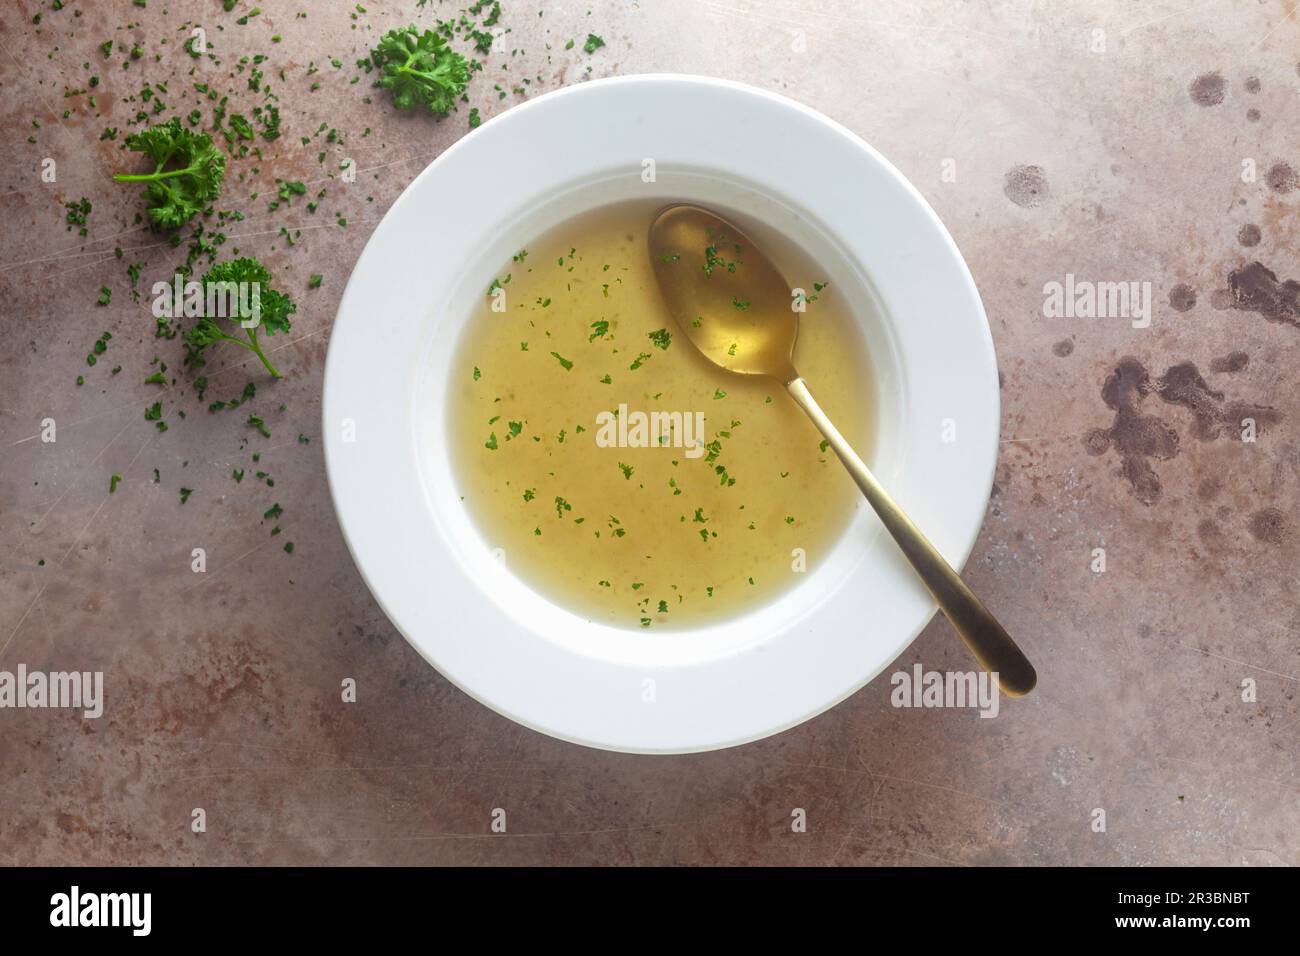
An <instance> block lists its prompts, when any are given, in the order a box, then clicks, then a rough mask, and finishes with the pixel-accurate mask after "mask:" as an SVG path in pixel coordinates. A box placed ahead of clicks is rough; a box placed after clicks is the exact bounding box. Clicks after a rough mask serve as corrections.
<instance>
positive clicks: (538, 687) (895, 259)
mask: <svg viewBox="0 0 1300 956" xmlns="http://www.w3.org/2000/svg"><path fill="white" fill-rule="evenodd" d="M647 159H652V160H654V165H655V173H656V176H655V181H654V182H650V183H647V182H645V181H644V178H643V176H642V171H643V169H644V168H645V167H644V160H647ZM646 197H659V198H662V199H663V200H664V201H665V203H666V202H668V201H670V200H684V201H692V202H696V203H699V204H701V205H706V206H709V207H711V208H714V209H717V210H719V211H720V212H722V213H723V214H724V215H726V216H728V217H729V218H732V219H733V220H735V221H736V222H737V224H738V225H740V226H741V228H743V229H745V230H746V231H748V232H750V234H751V235H752V236H754V237H755V238H756V239H757V240H758V241H763V237H764V236H765V235H766V236H769V237H773V238H774V237H775V236H776V235H777V234H784V235H785V236H787V237H788V238H789V239H791V240H793V241H794V242H795V243H797V244H798V245H799V246H802V247H803V248H804V249H805V250H806V251H807V252H808V253H810V254H811V255H812V257H813V258H814V259H816V260H817V261H818V263H819V265H820V266H822V267H823V268H824V270H825V273H826V275H827V276H828V277H829V278H830V280H831V282H832V283H833V284H834V287H835V288H836V290H837V291H838V293H839V295H841V296H843V297H844V299H845V301H849V302H854V303H857V304H858V308H857V311H858V315H857V318H858V320H859V322H860V323H861V325H862V329H863V332H864V335H865V338H866V341H867V344H868V347H869V348H870V350H871V356H872V364H873V368H874V372H875V374H876V382H875V387H876V390H877V416H878V420H877V422H876V426H877V437H876V441H875V447H874V451H873V455H872V459H873V460H872V461H871V462H869V463H870V464H871V465H872V466H873V468H874V469H875V471H876V473H877V475H878V476H879V477H880V479H881V481H882V482H883V483H884V484H885V485H886V487H888V488H889V489H890V490H891V491H892V493H893V494H894V496H895V497H896V498H897V499H898V501H899V502H900V504H902V506H903V507H904V508H906V509H907V510H908V511H909V512H910V513H911V515H912V517H913V518H914V520H915V521H916V522H917V524H918V525H919V526H920V527H921V528H922V529H923V530H924V531H925V532H926V534H927V535H928V536H929V537H930V539H931V540H932V541H933V542H934V543H935V545H937V546H938V548H939V549H940V550H941V551H942V552H943V554H944V556H945V557H947V558H948V560H949V561H951V562H952V563H953V564H954V565H955V566H957V567H960V566H961V565H962V564H963V563H964V562H965V560H966V557H967V555H968V554H969V553H970V549H971V547H972V546H973V544H974V542H975V537H976V534H977V533H978V531H979V528H980V524H981V522H982V520H983V516H984V510H985V506H986V504H987V501H988V494H989V489H990V486H991V483H992V479H993V467H994V463H995V461H996V456H997V445H998V381H997V365H996V360H995V357H994V353H993V342H992V338H991V336H990V334H989V329H988V323H987V320H986V319H985V316H984V310H983V307H982V306H981V304H980V299H979V294H978V293H977V291H976V289H975V285H974V282H973V281H972V279H971V276H970V272H969V271H968V270H967V268H966V264H965V262H964V261H963V260H962V257H961V254H960V253H959V252H958V251H957V247H956V246H955V245H954V243H953V241H952V238H951V237H950V236H949V235H948V233H947V231H946V230H945V229H944V227H943V225H942V224H941V223H940V222H939V219H938V218H937V217H936V216H935V214H934V212H933V211H932V210H931V209H930V207H929V206H928V205H927V204H926V203H925V201H924V200H923V199H922V198H921V196H920V195H919V194H918V193H917V191H916V190H915V189H914V188H913V187H912V186H911V184H910V183H908V182H907V180H905V179H904V178H903V177H902V175H901V174H899V172H898V171H897V170H896V169H894V167H893V166H891V165H890V164H889V163H888V162H886V161H885V160H884V159H883V158H882V157H881V156H880V155H878V154H877V153H876V152H875V151H874V150H873V149H872V148H871V147H870V146H868V145H867V144H866V143H864V142H863V141H862V140H860V139H859V138H858V137H856V136H855V135H854V134H853V133H851V132H849V131H848V130H846V129H844V128H843V127H842V126H839V125H838V124H836V123H834V122H832V121H831V120H829V119H827V118H826V117H824V116H822V115H820V114H819V113H816V112H814V111H812V110H810V109H808V108H806V107H803V106H800V105H798V104H797V103H794V102H792V101H790V100H788V99H785V98H783V97H780V96H777V95H774V94H772V93H767V92H764V91H761V90H758V89H754V88H751V87H747V86H741V85H739V84H735V83H728V82H723V81H720V80H713V79H704V78H700V77H689V76H673V75H650V76H632V77H622V78H617V79H610V80H599V81H594V82H589V83H583V84H580V85H578V86H573V87H568V88H566V89H563V90H560V91H557V92H554V93H550V94H547V95H545V96H541V97H539V98H537V99H535V100H532V101H531V102H528V103H525V104H523V105H521V106H518V107H515V108H514V109H511V110H510V111H509V112H507V113H505V114H503V115H501V116H498V117H496V118H494V119H492V120H490V121H489V122H487V123H485V124H484V125H483V126H481V127H480V128H479V129H477V130H475V131H474V132H472V133H470V134H469V135H467V136H465V137H464V138H463V139H461V140H460V141H459V142H457V143H456V144H455V145H454V146H452V147H451V148H450V149H448V150H447V151H446V152H445V153H443V154H442V155H441V156H439V157H438V158H437V159H436V160H435V161H434V162H433V163H431V164H430V165H429V167H428V168H427V169H425V170H424V172H422V173H421V174H420V175H419V176H417V177H416V178H415V180H414V182H412V183H411V185H410V186H408V187H407V189H406V191H405V192H404V193H403V194H402V195H401V196H400V197H399V198H398V200H397V201H396V202H395V203H394V204H393V207H392V208H391V209H390V210H389V211H388V214H387V215H386V216H385V217H384V219H383V221H382V222H381V223H380V224H379V227H378V228H377V229H376V230H375V232H374V235H373V236H372V237H371V239H370V241H369V243H368V244H367V245H366V248H365V251H364V252H363V253H362V255H361V258H360V259H359V260H358V262H357V266H356V268H355V269H354V270H353V273H352V277H351V279H350V280H349V281H348V286H347V290H346V291H345V293H344V295H343V300H342V302H341V303H340V305H339V312H338V317H337V319H336V320H335V323H334V329H333V333H332V336H331V340H330V346H329V356H328V359H327V361H326V367H325V386H324V388H325V394H324V402H323V434H324V436H325V462H326V466H327V468H328V473H329V481H330V488H331V491H332V493H333V496H334V505H335V508H336V510H337V511H338V516H339V523H340V525H341V526H342V529H343V534H344V537H345V538H346V540H347V542H348V546H349V548H350V549H351V551H352V556H353V558H354V559H355V561H356V563H357V567H358V568H359V569H360V571H361V574H362V577H364V579H365V581H366V584H367V585H368V586H369V588H370V590H371V593H373V594H374V596H375V600H376V601H378V602H379V605H380V606H381V607H382V608H383V609H384V613H386V614H387V615H388V617H389V619H390V620H391V621H392V622H393V624H394V626H395V627H397V629H398V630H399V631H401V632H402V634H403V635H405V637H406V639H407V640H408V641H410V642H411V644H412V645H413V646H414V647H415V648H416V649H417V650H418V651H419V652H420V653H421V654H422V655H423V656H424V657H425V659H426V660H428V661H429V663H430V664H432V665H433V666H434V667H436V668H438V670H439V671H441V672H442V674H443V675H444V676H446V677H447V678H448V679H449V680H450V681H452V682H453V683H455V684H456V686H458V687H459V688H461V689H462V690H464V691H465V692H466V693H468V694H470V695H471V696H473V697H474V698H475V699H477V700H479V701H481V702H482V703H484V704H486V705H487V706H489V707H491V708H492V709H494V710H496V711H498V712H499V713H501V714H504V715H505V716H507V717H509V718H511V719H512V720H516V721H518V722H519V723H521V724H524V725H525V726H528V727H531V728H533V729H535V730H539V731H542V732H543V733H547V734H551V735H552V736H555V737H559V738H562V739H564V740H569V741H573V742H576V743H580V744H585V745H587V746H592V747H602V748H606V749H610V750H621V751H628V752H636V753H682V752H689V751H700V750H711V749H716V748H721V747H728V746H733V745H735V744H741V743H745V742H747V741H751V740H755V739H758V738H760V737H764V736H767V735H769V734H774V733H777V732H778V731H781V730H784V729H786V728H788V727H792V726H794V725H795V724H798V723H800V722H801V721H804V720H807V719H808V718H810V717H812V716H814V715H816V714H818V713H820V712H822V711H824V710H826V709H827V708H829V707H831V706H832V705H834V704H836V703H837V702H839V701H841V700H843V699H844V698H845V697H847V696H849V695H850V694H852V693H853V692H854V691H856V690H857V689H858V688H860V687H862V686H863V685H864V684H866V683H867V682H868V681H870V680H871V679H872V678H873V677H875V676H876V675H877V674H879V673H880V672H881V670H882V669H884V668H885V667H886V666H887V665H888V664H889V663H890V662H891V661H892V660H894V658H896V657H897V656H898V655H899V654H900V653H901V652H902V651H903V649H904V648H906V647H907V645H908V644H909V643H910V642H911V641H912V639H913V638H914V637H915V636H916V635H917V634H918V633H919V632H920V630H921V628H922V627H924V626H925V624H926V622H927V621H928V620H929V619H930V616H931V615H932V614H933V613H934V610H935V606H934V603H933V601H932V600H931V598H930V597H929V595H928V594H927V593H926V591H925V589H924V588H923V587H922V585H921V584H920V582H919V581H918V580H917V578H916V576H915V574H913V572H912V570H911V569H910V567H909V566H908V565H907V564H906V562H905V561H904V560H903V558H902V557H901V555H900V554H899V553H898V551H897V549H896V548H895V546H894V544H893V542H892V541H891V540H890V539H889V538H888V536H887V535H885V534H884V532H883V529H882V528H881V526H880V524H879V522H878V521H877V520H876V518H875V515H874V514H873V513H871V511H870V509H869V508H868V507H867V506H866V505H865V503H864V504H863V505H862V507H861V508H859V509H858V511H857V513H856V515H855V518H854V520H853V521H852V522H851V523H850V524H849V526H848V527H846V528H845V530H844V534H843V536H842V537H841V539H840V540H839V542H838V544H837V546H836V547H835V549H834V551H833V553H832V554H831V555H830V556H829V557H828V558H827V559H825V560H824V561H823V562H822V563H821V565H820V566H819V567H818V568H817V569H816V570H815V571H813V572H810V573H808V575H807V578H806V580H804V581H802V582H801V583H800V584H799V585H797V586H795V587H794V588H792V589H791V590H789V591H788V592H787V593H785V594H784V595H783V596H781V597H779V598H777V599H776V600H774V601H772V602H770V603H768V604H766V605H765V606H763V607H761V608H759V609H757V610H755V611H754V612H752V613H749V614H747V615H745V616H743V617H740V618H737V619H734V620H730V621H727V622H725V623H722V624H714V625H710V626H707V627H700V628H697V629H693V630H676V631H672V632H663V633H648V632H645V631H640V630H623V629H619V628H614V627H609V626H605V625H600V624H593V623H590V622H588V621H587V620H585V619H583V618H581V617H578V616H577V615H575V614H573V613H571V612H569V611H568V610H566V609H565V608H563V607H560V606H558V605H556V604H553V603H552V602H551V601H550V600H549V599H547V598H546V597H545V596H543V595H541V594H538V593H537V592H535V591H533V590H532V589H531V588H530V587H529V586H527V585H525V584H524V583H523V582H522V581H521V580H520V579H519V578H517V577H515V576H514V575H513V574H512V573H511V572H510V569H509V568H508V567H506V566H505V565H504V564H502V563H500V562H498V561H496V560H494V558H493V555H492V550H491V548H490V546H489V544H488V542H486V541H484V540H483V539H482V537H481V536H480V535H479V533H478V531H477V530H476V528H475V526H474V525H473V524H472V523H471V521H470V518H469V516H468V515H467V514H466V512H465V509H464V507H463V505H462V503H461V501H460V498H459V492H458V489H457V484H456V479H455V475H454V472H453V470H452V467H451V462H450V458H449V453H448V447H447V446H448V442H447V423H446V420H445V419H446V409H445V398H446V394H447V382H448V376H449V375H450V374H451V370H450V363H451V360H452V356H453V352H454V350H455V346H456V343H457V340H458V337H459V333H460V331H461V329H462V328H463V327H464V325H465V322H466V321H467V319H468V318H469V316H470V314H471V311H472V308H473V305H474V304H475V303H477V302H479V301H481V297H482V295H483V292H484V290H485V289H486V288H487V286H488V283H489V282H490V281H491V278H492V277H493V275H494V274H495V273H496V270H497V269H498V268H499V267H500V266H501V264H502V263H503V262H507V261H509V257H510V254H511V253H512V252H514V251H516V250H518V249H519V248H520V247H521V246H524V245H526V244H527V243H528V242H529V241H530V240H532V239H534V238H536V237H537V236H538V235H540V234H541V233H543V232H545V231H546V230H547V228H548V227H550V226H552V225H555V224H557V223H559V222H560V221H562V220H564V219H567V218H569V217H570V216H573V215H576V214H578V213H580V212H583V211H586V210H588V209H591V208H594V207H596V206H600V205H603V204H606V203H609V202H614V201H618V200H621V199H629V198H646ZM811 384H812V386H813V389H814V391H815V390H816V383H815V382H814V383H811ZM950 429H951V430H955V436H956V439H957V440H955V441H953V440H945V439H946V438H948V439H950V437H951V436H950V434H948V432H949V430H950Z"/></svg>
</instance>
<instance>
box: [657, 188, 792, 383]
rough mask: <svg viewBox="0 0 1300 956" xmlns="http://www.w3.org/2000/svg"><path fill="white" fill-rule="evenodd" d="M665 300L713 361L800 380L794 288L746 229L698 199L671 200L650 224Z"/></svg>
mask: <svg viewBox="0 0 1300 956" xmlns="http://www.w3.org/2000/svg"><path fill="white" fill-rule="evenodd" d="M650 258H651V261H652V263H653V265H654V269H655V277H656V278H657V279H658V283H659V290H660V292H661V293H662V294H663V298H664V303H665V304H666V305H667V307H668V311H669V312H671V313H672V316H673V319H674V320H676V322H677V325H678V327H679V328H680V329H681V331H682V334H683V335H685V336H686V337H687V338H688V339H690V340H691V344H692V345H694V346H695V347H696V348H697V349H699V351H700V352H701V353H702V354H703V355H704V357H705V358H707V359H708V360H709V361H711V362H713V363H714V364H715V365H717V366H719V367H720V368H724V369H726V370H727V371H730V372H737V373H739V374H742V375H767V376H770V377H772V378H775V379H777V380H778V381H780V382H781V383H782V384H785V383H787V382H791V381H793V380H794V379H795V378H796V377H797V375H796V373H795V370H794V344H795V339H796V338H797V337H798V334H799V316H798V313H797V312H795V311H794V309H792V308H791V302H792V301H793V296H794V294H795V293H794V291H793V290H791V288H790V286H789V285H787V284H786V281H785V279H784V278H783V277H782V276H781V273H780V271H779V270H778V269H777V268H776V266H775V265H773V264H772V262H771V260H770V259H768V258H767V256H766V255H764V253H763V251H762V249H760V248H759V247H758V246H757V245H755V244H754V243H753V242H751V241H750V239H749V237H748V236H746V235H745V234H744V233H743V232H742V231H741V230H740V229H738V228H737V227H736V226H734V225H732V224H731V223H729V222H727V221H726V220H724V219H722V218H721V217H720V216H717V215H715V214H714V213H711V212H709V211H708V210H707V209H702V208H700V207H699V206H690V205H681V206H669V207H668V208H667V209H665V210H664V211H663V212H661V213H660V214H659V215H658V216H657V217H656V218H655V221H654V223H653V224H652V225H651V227H650Z"/></svg>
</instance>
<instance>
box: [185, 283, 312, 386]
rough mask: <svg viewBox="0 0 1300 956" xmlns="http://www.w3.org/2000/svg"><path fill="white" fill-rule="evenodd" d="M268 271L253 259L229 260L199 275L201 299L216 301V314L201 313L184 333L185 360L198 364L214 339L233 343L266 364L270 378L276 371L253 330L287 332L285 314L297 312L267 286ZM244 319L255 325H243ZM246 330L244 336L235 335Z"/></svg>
mask: <svg viewBox="0 0 1300 956" xmlns="http://www.w3.org/2000/svg"><path fill="white" fill-rule="evenodd" d="M270 280H271V274H270V273H269V272H267V271H266V267H265V266H263V265H262V264H261V263H260V262H258V261H257V260H256V259H252V258H243V259H232V260H231V261H229V262H219V263H217V264H216V265H214V266H213V267H212V268H211V269H210V270H209V271H208V273H207V274H206V275H204V276H203V279H202V285H203V294H204V301H205V302H215V303H217V304H218V306H219V307H218V309H217V311H219V312H221V313H222V315H220V316H211V315H205V316H202V317H201V318H200V319H199V320H198V322H197V324H196V325H195V326H194V327H193V328H191V329H188V330H187V331H186V332H185V351H186V356H185V360H186V362H187V363H189V364H190V365H195V366H199V365H202V364H203V363H204V361H205V358H204V354H203V353H204V351H205V350H206V349H207V347H208V346H210V345H215V344H216V343H218V342H233V343H234V344H236V345H238V346H240V347H241V348H246V349H248V350H249V351H250V352H252V353H253V354H254V355H256V356H257V357H258V358H259V359H261V360H262V364H263V365H265V366H266V370H267V371H268V372H270V373H271V377H272V378H280V373H279V372H278V371H277V370H276V368H275V366H274V365H272V364H271V362H270V360H269V359H268V358H267V357H266V355H265V353H264V352H263V351H262V346H261V343H260V342H259V341H258V338H257V333H258V331H259V330H264V331H265V332H266V334H267V335H274V334H275V333H276V332H288V331H289V316H290V315H292V314H293V313H295V312H297V311H298V307H297V306H296V305H294V303H293V300H292V299H290V298H289V297H288V296H287V295H285V294H284V293H282V292H277V291H276V290H275V289H272V288H271V286H270V284H269V283H270ZM245 320H253V321H254V322H255V323H256V324H254V325H252V326H251V327H249V328H244V327H243V323H244V321H245ZM241 331H242V332H246V333H247V337H245V336H244V335H241V334H239V333H240V332H241Z"/></svg>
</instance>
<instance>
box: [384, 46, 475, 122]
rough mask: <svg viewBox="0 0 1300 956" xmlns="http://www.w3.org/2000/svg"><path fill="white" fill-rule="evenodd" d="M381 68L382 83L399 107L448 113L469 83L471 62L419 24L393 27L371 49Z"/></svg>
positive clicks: (400, 108) (440, 113)
mask: <svg viewBox="0 0 1300 956" xmlns="http://www.w3.org/2000/svg"><path fill="white" fill-rule="evenodd" d="M370 59H371V62H372V63H374V65H375V66H376V67H377V68H378V69H379V71H380V77H379V80H378V83H379V86H380V87H382V88H383V89H386V90H388V91H389V92H390V93H391V94H392V96H393V105H394V106H396V107H397V108H398V109H399V110H411V109H418V108H419V107H421V106H425V107H427V108H428V109H429V112H431V113H435V114H437V115H438V116H446V115H447V114H448V113H449V112H450V111H451V108H452V106H453V104H454V103H455V101H456V97H458V96H460V94H461V93H462V92H463V91H464V89H465V87H466V86H467V85H468V84H469V64H468V63H467V62H466V61H465V58H464V57H463V56H461V55H460V54H459V53H457V52H456V51H455V50H453V49H452V48H451V47H450V46H448V45H447V41H446V40H444V39H443V38H442V37H440V36H439V35H438V34H436V33H434V32H433V31H432V30H425V31H424V32H423V33H421V32H420V30H419V28H417V27H415V26H409V27H399V28H397V29H395V30H389V31H388V32H387V33H386V34H384V36H383V37H382V38H381V39H380V41H379V46H377V47H375V48H374V49H373V50H371V51H370Z"/></svg>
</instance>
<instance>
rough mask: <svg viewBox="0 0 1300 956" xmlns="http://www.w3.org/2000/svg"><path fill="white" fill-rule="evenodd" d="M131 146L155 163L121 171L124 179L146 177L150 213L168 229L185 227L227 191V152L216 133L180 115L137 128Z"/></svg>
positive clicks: (132, 180)
mask: <svg viewBox="0 0 1300 956" xmlns="http://www.w3.org/2000/svg"><path fill="white" fill-rule="evenodd" d="M126 146H127V148H128V149H130V150H132V151H133V152H136V153H143V154H144V155H145V156H147V157H149V159H151V160H152V161H153V163H154V169H153V172H151V173H118V174H117V175H116V176H114V177H113V179H114V180H115V181H117V182H119V183H145V184H146V187H145V192H144V195H145V199H146V200H147V202H148V204H149V218H150V219H152V220H153V221H154V222H155V223H157V224H158V225H159V226H162V227H163V228H164V229H179V228H180V227H181V226H183V225H185V224H186V223H187V222H189V221H190V220H191V219H193V218H194V214H195V213H197V212H200V211H202V209H203V208H204V206H206V205H207V204H209V203H211V202H212V201H213V200H214V199H216V198H217V196H218V195H220V193H221V181H222V180H223V179H224V178H225V175H226V157H225V154H224V153H222V152H221V150H219V149H217V147H216V146H214V145H213V144H212V137H210V136H208V135H207V134H206V133H197V132H193V131H191V130H188V129H185V128H184V127H182V126H181V121H180V119H179V118H177V117H172V118H171V119H170V120H168V121H167V122H166V123H160V124H159V125H157V126H151V127H150V128H149V129H146V130H141V131H140V132H138V133H132V134H131V135H130V136H128V137H127V138H126Z"/></svg>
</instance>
